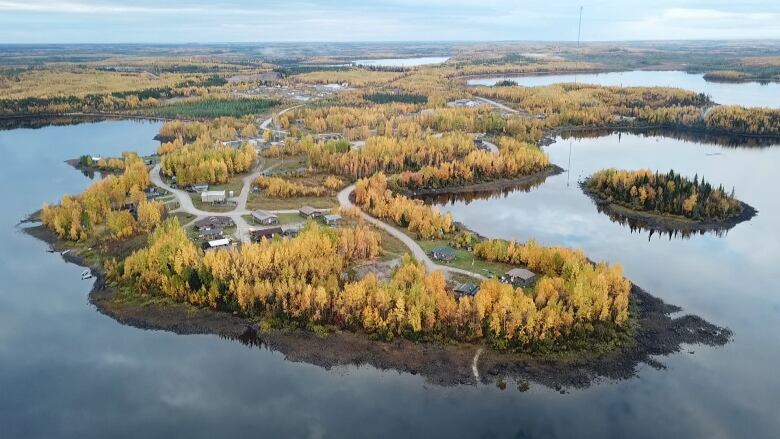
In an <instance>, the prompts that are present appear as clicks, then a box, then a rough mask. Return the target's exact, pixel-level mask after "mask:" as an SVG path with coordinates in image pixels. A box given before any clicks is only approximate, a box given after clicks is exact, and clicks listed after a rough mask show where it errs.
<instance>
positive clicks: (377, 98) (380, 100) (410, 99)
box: [363, 93, 428, 104]
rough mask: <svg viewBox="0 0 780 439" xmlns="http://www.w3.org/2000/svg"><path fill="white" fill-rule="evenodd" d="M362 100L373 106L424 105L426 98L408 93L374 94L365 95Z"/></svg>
mask: <svg viewBox="0 0 780 439" xmlns="http://www.w3.org/2000/svg"><path fill="white" fill-rule="evenodd" d="M363 98H364V99H365V100H367V101H371V102H373V103H375V104H389V103H393V102H399V103H402V104H425V103H426V102H428V97H427V96H423V95H417V94H409V93H374V94H370V95H365V96H363Z"/></svg>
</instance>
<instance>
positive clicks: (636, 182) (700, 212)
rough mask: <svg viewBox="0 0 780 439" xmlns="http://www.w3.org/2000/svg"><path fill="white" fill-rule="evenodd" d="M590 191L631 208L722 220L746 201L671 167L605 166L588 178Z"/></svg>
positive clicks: (587, 188)
mask: <svg viewBox="0 0 780 439" xmlns="http://www.w3.org/2000/svg"><path fill="white" fill-rule="evenodd" d="M583 184H584V187H585V189H586V191H589V192H591V193H593V194H595V195H596V196H597V197H598V198H600V199H604V200H607V201H609V202H612V203H616V204H619V205H621V206H625V207H628V208H630V209H635V210H640V211H645V212H656V213H660V214H668V215H678V216H684V217H686V218H690V219H694V220H712V219H714V220H722V219H726V218H729V217H732V216H735V215H739V214H740V213H741V212H742V209H743V207H742V203H740V202H739V200H737V199H736V198H734V195H733V192H732V194H731V195H729V194H727V193H726V191H725V190H724V189H723V187H722V186H719V187H717V188H715V187H713V186H712V185H711V184H710V183H708V182H707V181H705V180H704V179H703V178H702V179H701V180H699V176H698V175H697V176H695V177H694V178H693V181H691V180H689V179H688V178H685V177H683V176H681V175H680V174H677V173H675V172H674V171H669V172H668V173H666V174H659V173H658V172H653V171H651V170H649V169H641V170H638V171H625V170H619V169H604V170H601V171H598V172H596V173H594V174H593V175H591V176H590V177H588V178H587V179H586V180H585V181H584V183H583Z"/></svg>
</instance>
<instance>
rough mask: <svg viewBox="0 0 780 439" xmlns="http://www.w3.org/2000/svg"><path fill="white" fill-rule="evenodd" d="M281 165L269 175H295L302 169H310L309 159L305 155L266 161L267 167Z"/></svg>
mask: <svg viewBox="0 0 780 439" xmlns="http://www.w3.org/2000/svg"><path fill="white" fill-rule="evenodd" d="M277 163H281V164H280V165H279V166H277V167H276V168H274V169H272V170H271V171H270V172H269V173H268V175H276V176H283V175H286V174H289V173H294V172H296V171H297V170H298V169H300V168H306V167H308V159H307V158H306V156H303V155H295V156H289V157H281V158H268V159H266V165H265V167H269V166H271V165H275V164H277Z"/></svg>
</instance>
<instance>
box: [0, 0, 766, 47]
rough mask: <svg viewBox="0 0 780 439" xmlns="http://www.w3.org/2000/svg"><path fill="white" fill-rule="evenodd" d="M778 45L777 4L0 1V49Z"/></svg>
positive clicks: (692, 0) (735, 0)
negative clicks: (501, 42)
mask: <svg viewBox="0 0 780 439" xmlns="http://www.w3.org/2000/svg"><path fill="white" fill-rule="evenodd" d="M580 5H582V6H584V11H583V17H582V21H583V23H582V39H583V41H610V40H620V41H626V40H671V39H674V40H678V39H768V38H771V39H775V38H778V39H780V1H779V0H760V1H759V0H755V1H753V0H747V1H739V0H731V1H722V0H706V1H705V0H688V1H680V0H641V1H636V0H601V1H586V0H577V1H561V0H545V1H527V0H343V1H320V0H259V1H250V0H233V1H204V0H163V1H160V0H158V1H152V0H137V1H127V0H50V1H44V0H0V44H12V43H188V42H195V43H216V42H279V41H292V42H300V41H334V42H342V41H496V40H524V41H573V40H576V38H577V18H578V17H577V15H578V10H579V6H580Z"/></svg>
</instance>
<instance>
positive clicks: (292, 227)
mask: <svg viewBox="0 0 780 439" xmlns="http://www.w3.org/2000/svg"><path fill="white" fill-rule="evenodd" d="M301 230H303V223H297V224H285V225H283V226H282V234H283V235H284V236H297V235H298V233H300V231H301Z"/></svg>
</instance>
